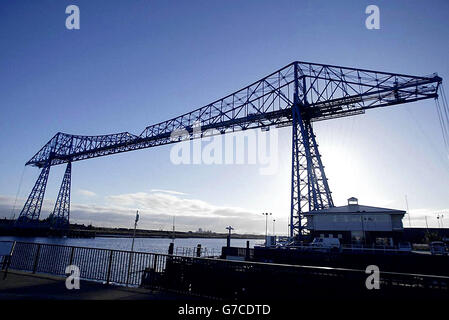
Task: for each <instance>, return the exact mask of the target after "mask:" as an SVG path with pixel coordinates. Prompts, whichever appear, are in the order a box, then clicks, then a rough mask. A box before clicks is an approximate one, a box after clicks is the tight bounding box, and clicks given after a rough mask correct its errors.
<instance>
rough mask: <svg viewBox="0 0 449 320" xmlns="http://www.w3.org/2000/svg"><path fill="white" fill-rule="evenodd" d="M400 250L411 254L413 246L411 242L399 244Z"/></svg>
mask: <svg viewBox="0 0 449 320" xmlns="http://www.w3.org/2000/svg"><path fill="white" fill-rule="evenodd" d="M398 250H399V251H405V252H410V251H412V244H411V243H410V242H399V244H398Z"/></svg>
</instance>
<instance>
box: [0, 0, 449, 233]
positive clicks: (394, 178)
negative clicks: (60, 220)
mask: <svg viewBox="0 0 449 320" xmlns="http://www.w3.org/2000/svg"><path fill="white" fill-rule="evenodd" d="M70 4H76V5H78V6H79V8H80V11H81V29H80V30H67V29H66V28H65V19H66V17H67V15H66V14H65V8H66V6H68V5H70ZM369 4H376V5H378V6H379V8H380V17H381V26H380V30H367V29H366V28H365V19H366V17H367V15H366V14H365V8H366V6H367V5H369ZM448 13H449V3H448V2H447V1H426V2H422V1H416V2H411V1H375V2H372V1H361V0H356V1H338V2H337V1H137V0H133V1H101V0H95V1H77V0H71V1H62V0H61V1H11V0H5V1H2V2H1V4H0V39H1V42H0V46H1V48H0V49H1V50H0V70H1V72H0V82H1V86H0V93H1V95H0V96H1V97H2V103H1V107H0V108H1V109H0V110H1V117H0V128H1V131H0V153H1V157H0V166H1V169H2V170H1V172H2V179H0V209H1V210H2V212H0V214H1V215H3V216H10V215H11V213H12V205H13V203H14V202H15V199H16V194H17V193H18V198H17V203H16V211H15V213H16V214H18V212H20V209H21V206H22V205H23V202H24V199H25V198H26V197H27V195H28V193H29V191H30V190H31V188H32V186H33V184H34V182H35V179H36V178H37V176H38V174H39V172H38V170H37V169H35V168H31V167H27V168H25V169H24V163H25V162H26V161H27V160H28V159H29V158H31V157H32V156H33V154H34V153H35V152H37V151H38V150H39V149H40V147H41V146H42V145H44V144H45V143H46V142H47V141H48V140H49V139H50V138H51V137H52V136H53V135H54V134H55V133H56V132H58V131H62V132H66V133H73V134H85V135H97V134H107V133H115V132H122V131H129V132H131V133H134V134H140V132H141V131H142V130H143V129H144V128H145V127H146V126H148V125H150V124H153V123H156V122H159V121H163V120H166V119H169V118H171V117H173V116H176V115H179V114H182V113H184V112H188V111H190V110H193V109H194V108H197V107H199V106H202V105H205V104H207V103H209V102H211V101H214V100H215V99H217V98H220V97H222V96H225V95H226V94H228V93H230V92H232V91H235V90H237V89H239V88H241V87H243V86H245V85H247V84H249V83H251V82H253V81H255V80H257V79H259V78H261V77H263V76H265V75H267V74H269V73H271V72H272V71H274V70H275V69H278V68H280V67H282V66H284V65H286V64H288V63H290V62H291V61H294V60H302V61H312V62H318V63H328V64H335V65H342V66H352V67H360V68H367V69H374V70H383V71H390V72H397V73H405V74H414V75H427V74H430V73H433V72H438V74H439V75H440V76H441V77H442V78H443V79H444V80H446V79H449V62H448V59H447V55H448V52H449V50H448V49H449V45H448V39H449V22H448V20H447V15H448ZM445 87H446V88H447V86H446V85H445ZM447 91H448V90H447ZM315 131H316V134H317V139H318V142H319V144H320V151H321V154H322V156H323V161H324V164H325V166H326V173H327V175H328V178H329V183H330V187H331V189H332V191H333V195H334V202H335V203H336V204H337V205H342V204H345V201H346V198H348V197H350V196H356V197H358V198H359V201H360V203H362V204H365V205H373V206H383V207H392V208H398V209H404V208H405V200H404V196H405V194H407V196H408V200H409V206H410V209H411V219H412V225H415V226H419V225H420V226H423V225H424V216H425V215H427V216H429V224H430V225H433V226H436V225H437V220H436V219H435V214H436V213H443V212H446V214H447V220H445V223H446V224H447V225H449V187H448V181H449V159H448V155H447V153H446V152H445V150H444V145H443V140H442V137H441V132H440V128H439V124H438V118H437V115H436V111H435V102H434V101H432V100H429V101H421V102H416V103H412V104H407V105H402V106H398V107H392V108H387V109H385V108H384V109H381V110H373V111H369V112H367V113H366V114H365V115H362V116H356V117H351V118H345V119H337V120H331V121H326V122H322V123H318V124H316V126H315ZM290 136H291V134H290V129H289V128H286V129H282V130H280V132H279V161H280V168H279V172H278V174H276V175H272V176H263V175H260V174H259V170H258V169H259V168H258V167H257V166H255V165H243V166H242V165H227V166H223V165H222V166H220V165H212V166H204V165H203V166H202V165H190V166H189V165H181V166H176V165H173V164H172V163H171V162H170V158H169V154H170V148H171V147H170V146H164V147H158V148H153V149H149V150H142V151H137V152H129V153H125V154H120V155H115V156H110V157H105V158H98V159H92V160H88V161H82V162H76V163H74V165H73V175H72V204H73V206H72V209H73V210H72V221H73V222H77V221H78V222H82V223H86V222H87V223H88V222H90V221H92V222H93V223H94V224H97V225H120V226H131V225H132V217H131V216H132V215H133V214H134V210H135V209H136V208H137V207H143V210H142V208H141V210H142V215H141V217H142V219H141V224H142V227H148V228H163V229H168V228H170V224H171V215H172V214H176V215H179V216H181V218H179V226H178V227H179V229H183V230H195V229H197V228H198V227H201V228H203V229H213V230H215V231H224V227H225V226H226V225H228V224H232V225H233V226H234V227H235V229H236V231H237V232H238V231H250V232H261V233H262V232H264V227H265V225H264V223H265V221H264V218H263V216H262V215H261V214H260V212H264V211H271V212H273V214H274V216H275V217H276V219H277V226H276V229H277V230H278V231H279V232H286V231H287V218H288V216H289V208H290V167H291V163H290V161H291V150H290V139H291V137H290ZM63 171H64V168H63V167H60V166H59V167H53V168H52V170H51V173H50V178H49V182H48V188H47V193H46V200H47V202H46V203H45V206H44V209H43V211H42V216H43V217H45V216H46V215H48V213H49V211H50V210H51V207H52V206H53V204H54V201H55V199H56V195H57V192H58V188H59V184H60V180H61V178H62V174H63ZM22 174H23V179H22V180H21V177H22ZM152 190H153V191H152ZM155 190H156V191H155ZM157 190H159V191H157ZM160 190H163V191H160ZM167 191H170V192H167ZM172 191H174V192H172ZM186 212H187V213H186ZM184 213H185V214H184ZM446 221H447V222H446ZM404 224H405V225H406V226H408V220H407V221H404ZM239 229H240V230H239Z"/></svg>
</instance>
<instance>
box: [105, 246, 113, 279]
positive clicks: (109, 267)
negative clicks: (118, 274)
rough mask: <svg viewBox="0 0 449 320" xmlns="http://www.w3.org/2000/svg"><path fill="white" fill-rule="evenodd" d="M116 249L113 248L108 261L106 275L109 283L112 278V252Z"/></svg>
mask: <svg viewBox="0 0 449 320" xmlns="http://www.w3.org/2000/svg"><path fill="white" fill-rule="evenodd" d="M113 253H114V251H112V250H111V253H110V254H109V263H108V274H107V275H106V283H107V284H109V282H110V280H111V267H112V254H113Z"/></svg>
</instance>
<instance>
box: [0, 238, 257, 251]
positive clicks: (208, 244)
mask: <svg viewBox="0 0 449 320" xmlns="http://www.w3.org/2000/svg"><path fill="white" fill-rule="evenodd" d="M2 240H3V241H5V240H15V241H23V242H36V243H48V244H61V245H65V246H78V247H90V248H103V249H115V250H131V242H132V238H108V237H96V238H92V239H75V238H45V237H35V238H25V237H0V241H2ZM247 240H248V241H249V243H250V247H251V248H252V247H254V245H255V244H256V245H257V244H261V243H263V240H260V239H257V240H254V239H232V240H231V246H233V247H246V241H247ZM170 242H171V239H168V238H136V240H135V242H134V251H141V252H154V253H167V251H168V246H169V244H170ZM198 244H201V247H202V248H206V249H207V250H208V251H209V252H214V253H220V252H221V248H222V247H223V246H226V239H209V238H185V239H176V240H175V248H177V249H178V252H179V253H181V252H182V250H183V249H184V250H187V249H191V250H193V248H195V247H196V246H197V245H198Z"/></svg>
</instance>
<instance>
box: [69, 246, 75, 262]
mask: <svg viewBox="0 0 449 320" xmlns="http://www.w3.org/2000/svg"><path fill="white" fill-rule="evenodd" d="M74 254H75V247H72V250H71V251H70V261H69V266H71V265H72V263H73V256H74Z"/></svg>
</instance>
